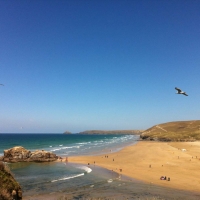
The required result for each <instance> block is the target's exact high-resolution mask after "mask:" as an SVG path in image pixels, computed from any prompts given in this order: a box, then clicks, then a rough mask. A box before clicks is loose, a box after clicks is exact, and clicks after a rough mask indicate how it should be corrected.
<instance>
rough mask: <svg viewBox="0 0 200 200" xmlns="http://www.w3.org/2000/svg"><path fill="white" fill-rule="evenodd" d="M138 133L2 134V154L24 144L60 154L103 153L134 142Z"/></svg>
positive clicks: (0, 139) (0, 149) (28, 147)
mask: <svg viewBox="0 0 200 200" xmlns="http://www.w3.org/2000/svg"><path fill="white" fill-rule="evenodd" d="M138 138H139V136H138V135H79V134H69V135H67V134H0V156H2V155H3V151H4V150H5V149H9V148H12V147H14V146H23V147H24V148H26V149H29V150H31V151H33V150H36V149H43V150H47V151H51V152H53V153H55V154H56V155H60V156H78V155H88V154H90V155H91V154H101V153H106V152H110V150H112V151H117V150H120V149H121V148H123V147H124V146H128V145H131V144H134V143H135V142H136V141H137V139H138Z"/></svg>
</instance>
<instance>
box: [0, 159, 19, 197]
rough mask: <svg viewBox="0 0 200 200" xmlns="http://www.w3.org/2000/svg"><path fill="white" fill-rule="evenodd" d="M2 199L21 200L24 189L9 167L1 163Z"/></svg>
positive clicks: (0, 191)
mask: <svg viewBox="0 0 200 200" xmlns="http://www.w3.org/2000/svg"><path fill="white" fill-rule="evenodd" d="M0 199H1V200H21V199H22V189H21V186H20V185H19V183H18V182H17V181H16V180H15V179H14V177H13V175H12V173H11V172H10V169H9V168H8V166H7V165H6V164H5V163H3V162H1V161H0Z"/></svg>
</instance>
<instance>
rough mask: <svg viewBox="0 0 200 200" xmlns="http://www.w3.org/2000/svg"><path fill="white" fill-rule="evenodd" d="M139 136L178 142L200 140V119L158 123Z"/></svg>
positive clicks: (146, 138) (153, 139)
mask: <svg viewBox="0 0 200 200" xmlns="http://www.w3.org/2000/svg"><path fill="white" fill-rule="evenodd" d="M140 138H141V139H143V140H151V141H180V142H183V141H184V142H187V141H191V142H192V141H196V140H200V120H193V121H176V122H168V123H164V124H158V125H155V126H153V127H151V128H149V129H147V130H145V131H144V132H143V133H142V134H141V135H140Z"/></svg>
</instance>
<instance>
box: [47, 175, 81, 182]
mask: <svg viewBox="0 0 200 200" xmlns="http://www.w3.org/2000/svg"><path fill="white" fill-rule="evenodd" d="M79 176H84V173H81V174H77V175H74V176H69V177H64V178H60V179H56V180H52V181H51V182H52V183H53V182H56V181H64V180H68V179H72V178H77V177H79Z"/></svg>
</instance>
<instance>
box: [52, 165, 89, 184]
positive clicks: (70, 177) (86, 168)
mask: <svg viewBox="0 0 200 200" xmlns="http://www.w3.org/2000/svg"><path fill="white" fill-rule="evenodd" d="M78 168H79V169H83V170H84V171H85V173H81V174H77V175H74V176H69V177H65V178H60V179H56V180H52V181H51V182H52V183H53V182H56V181H64V180H68V179H72V178H77V177H79V176H84V175H85V174H86V173H87V174H88V173H90V172H91V171H92V169H90V168H89V167H86V166H82V167H78Z"/></svg>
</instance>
